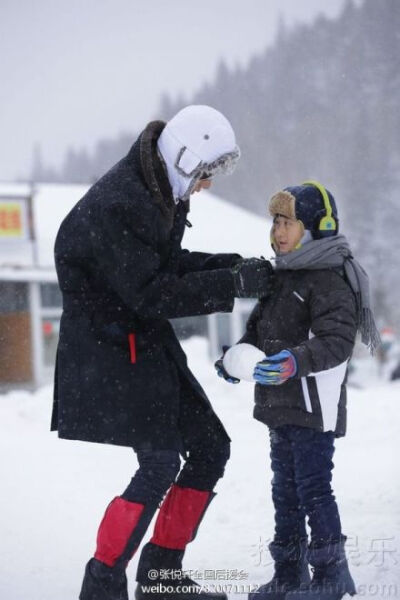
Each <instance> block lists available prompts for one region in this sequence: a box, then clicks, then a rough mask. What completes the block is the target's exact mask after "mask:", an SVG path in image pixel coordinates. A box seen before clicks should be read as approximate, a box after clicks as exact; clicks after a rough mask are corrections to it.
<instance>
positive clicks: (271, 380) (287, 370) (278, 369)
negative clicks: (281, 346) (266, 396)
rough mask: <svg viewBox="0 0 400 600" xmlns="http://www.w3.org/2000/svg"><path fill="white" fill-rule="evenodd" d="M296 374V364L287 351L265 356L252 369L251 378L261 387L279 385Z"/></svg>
mask: <svg viewBox="0 0 400 600" xmlns="http://www.w3.org/2000/svg"><path fill="white" fill-rule="evenodd" d="M296 373H297V363H296V359H295V357H294V356H293V354H292V353H291V352H290V351H289V350H282V351H281V352H279V353H278V354H273V355H272V356H266V357H265V359H264V360H262V361H260V362H258V363H257V364H256V367H255V369H254V373H253V378H254V380H255V381H257V383H261V385H281V384H282V383H285V381H287V380H288V379H290V377H294V376H295V375H296Z"/></svg>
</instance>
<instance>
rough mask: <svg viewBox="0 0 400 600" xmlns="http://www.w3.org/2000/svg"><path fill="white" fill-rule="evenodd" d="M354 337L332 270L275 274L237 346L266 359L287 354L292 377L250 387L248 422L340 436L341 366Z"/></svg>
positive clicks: (344, 291)
mask: <svg viewBox="0 0 400 600" xmlns="http://www.w3.org/2000/svg"><path fill="white" fill-rule="evenodd" d="M356 331H357V319H356V303H355V297H354V294H353V292H352V290H351V288H350V286H349V285H348V284H347V283H346V281H345V280H344V279H343V277H342V276H341V274H340V273H339V272H338V271H337V270H315V271H312V270H299V271H286V270H285V271H283V270H282V271H277V274H276V282H275V285H274V286H273V289H272V291H271V294H270V295H269V296H268V297H267V298H265V299H263V300H262V301H260V302H259V303H258V304H256V306H255V308H254V310H253V312H252V314H251V315H250V317H249V320H248V322H247V327H246V333H245V335H244V336H243V337H242V339H241V340H240V342H246V343H249V344H253V345H255V346H257V347H258V348H260V350H262V351H263V352H265V354H267V355H271V354H276V353H277V352H280V351H281V350H284V349H287V350H290V351H291V352H292V353H293V354H294V356H295V358H296V361H297V366H298V371H297V374H296V376H295V377H294V378H292V379H289V380H287V381H286V382H285V383H284V384H282V385H276V386H264V385H260V384H256V386H255V408H254V417H255V418H256V419H258V420H259V421H262V422H263V423H266V424H267V425H268V426H269V427H272V428H274V427H278V426H279V425H286V424H290V425H299V426H304V427H311V428H313V429H317V430H318V431H329V430H332V431H334V432H335V434H336V436H337V437H339V436H343V435H345V433H346V373H347V361H348V359H349V358H350V356H351V354H352V351H353V347H354V341H355V336H356ZM320 372H323V373H320ZM311 373H317V376H313V375H311Z"/></svg>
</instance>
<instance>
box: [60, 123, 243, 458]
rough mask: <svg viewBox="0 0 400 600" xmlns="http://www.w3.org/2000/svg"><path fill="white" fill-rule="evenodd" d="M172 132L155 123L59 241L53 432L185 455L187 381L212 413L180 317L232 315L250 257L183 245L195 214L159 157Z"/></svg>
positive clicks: (70, 218)
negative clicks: (236, 277)
mask: <svg viewBox="0 0 400 600" xmlns="http://www.w3.org/2000/svg"><path fill="white" fill-rule="evenodd" d="M163 127H164V124H163V123H162V122H158V121H157V122H153V123H150V124H149V125H148V126H147V128H146V129H145V130H144V132H143V133H142V134H141V136H140V137H139V139H138V140H137V141H136V143H135V144H134V145H133V147H132V148H131V150H130V152H129V153H128V155H127V156H126V157H125V158H123V159H122V160H121V161H120V162H119V163H117V164H116V165H115V166H114V167H113V168H112V169H111V170H110V171H108V172H107V173H106V174H105V175H104V177H102V178H101V179H100V180H99V181H98V182H97V183H95V184H94V185H93V187H92V188H90V190H89V191H88V192H87V194H86V195H85V196H84V197H83V198H82V199H81V200H80V201H79V202H78V203H77V204H76V206H75V207H74V208H73V209H72V210H71V212H70V213H69V214H68V215H67V217H66V218H65V219H64V221H63V223H62V224H61V227H60V229H59V232H58V235H57V239H56V244H55V261H56V268H57V275H58V280H59V285H60V288H61V291H62V295H63V314H62V318H61V325H60V338H59V344H58V351H57V364H56V372H55V393H54V407H53V416H52V426H51V427H52V430H54V429H58V433H59V436H60V437H62V438H69V439H76V440H86V441H92V442H102V443H110V444H118V445H124V446H133V447H149V448H150V447H157V448H158V449H162V448H169V449H173V448H179V447H180V442H179V440H178V439H177V431H178V425H177V422H178V419H179V401H180V394H181V388H182V386H181V382H182V380H184V381H185V382H186V388H187V384H189V387H190V389H191V393H193V392H194V393H195V394H196V396H197V398H198V400H200V401H201V402H203V403H206V405H207V407H209V408H210V410H211V407H210V405H209V401H208V399H207V397H206V395H205V393H204V391H203V390H202V389H201V387H200V385H199V384H198V382H197V381H196V379H195V378H194V376H193V375H192V373H191V372H190V370H189V369H188V366H187V362H186V356H185V354H184V352H183V350H182V348H181V346H180V344H179V342H178V340H177V338H176V336H175V334H174V331H173V329H172V326H171V324H170V323H169V321H168V319H171V318H174V317H183V316H189V315H204V314H209V313H213V312H217V311H231V310H232V308H233V304H234V286H233V277H232V274H231V271H230V267H231V266H232V265H233V264H235V263H236V262H237V260H238V258H240V257H239V256H238V255H233V254H229V255H228V254H220V255H212V254H206V253H200V252H188V251H186V250H182V248H181V239H182V236H183V232H184V228H185V222H186V214H187V209H188V207H187V206H185V205H184V204H182V203H179V204H178V205H176V204H175V202H174V200H173V198H172V193H171V187H170V184H169V182H168V178H167V175H166V171H165V169H164V167H163V165H162V163H161V161H160V158H159V156H158V154H157V147H156V143H157V139H158V137H159V135H160V133H161V131H162V129H163ZM205 234H206V232H205ZM203 408H204V406H203ZM193 418H194V419H195V411H194V416H193Z"/></svg>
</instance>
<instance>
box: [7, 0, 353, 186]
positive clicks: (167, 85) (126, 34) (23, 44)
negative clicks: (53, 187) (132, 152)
mask: <svg viewBox="0 0 400 600" xmlns="http://www.w3.org/2000/svg"><path fill="white" fill-rule="evenodd" d="M344 1H345V0H202V1H201V2H199V1H194V0H141V1H140V2H139V1H138V0H0V139H1V144H0V180H6V179H13V178H15V177H18V176H27V175H28V174H29V172H30V169H31V163H32V149H33V146H34V144H35V142H40V144H41V147H42V151H43V157H44V161H45V163H46V164H50V165H54V166H56V167H59V166H60V164H61V161H62V158H63V154H64V151H65V149H66V147H67V146H69V145H72V146H74V147H76V148H77V147H81V146H86V147H87V148H88V149H89V150H91V149H92V148H93V146H94V143H95V142H96V140H97V139H98V138H100V137H104V136H110V137H112V136H115V135H117V134H118V133H119V132H121V131H135V130H139V129H140V128H141V127H142V126H143V125H144V124H145V123H146V122H147V121H148V120H150V119H151V118H153V117H154V116H156V115H155V111H156V110H157V106H158V102H159V97H160V94H161V93H162V92H163V91H166V92H169V93H170V94H172V95H173V96H176V95H178V94H179V93H183V94H185V95H190V93H192V92H193V91H194V90H195V89H197V88H198V87H199V86H200V85H201V83H202V82H203V81H205V80H212V79H213V77H214V73H215V68H216V65H217V64H218V61H219V60H220V59H221V58H224V59H225V60H226V62H227V63H228V64H229V65H234V64H235V63H240V64H242V65H243V64H246V62H247V61H248V60H249V58H250V57H252V56H253V55H254V54H256V53H259V52H261V51H262V50H263V49H264V48H265V47H266V46H268V45H270V44H271V43H272V41H273V39H274V35H275V32H276V26H277V23H278V19H279V15H280V14H281V15H282V16H283V17H284V19H285V22H286V23H287V25H288V26H291V25H293V24H294V23H296V22H310V21H311V20H313V19H314V18H315V17H316V15H317V14H318V13H320V12H324V13H325V14H326V15H329V16H336V15H337V14H338V12H339V11H340V9H341V7H342V6H343V4H344Z"/></svg>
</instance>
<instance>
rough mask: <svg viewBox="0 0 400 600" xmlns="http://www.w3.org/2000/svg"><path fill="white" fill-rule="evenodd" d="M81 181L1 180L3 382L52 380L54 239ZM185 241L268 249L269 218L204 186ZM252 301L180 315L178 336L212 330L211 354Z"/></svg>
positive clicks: (205, 246) (57, 310)
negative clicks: (203, 314)
mask: <svg viewBox="0 0 400 600" xmlns="http://www.w3.org/2000/svg"><path fill="white" fill-rule="evenodd" d="M87 189H88V186H84V185H63V184H35V185H33V186H30V185H25V184H2V183H0V390H3V391H4V390H7V389H10V388H15V387H26V388H36V387H38V386H40V385H42V384H44V383H47V382H49V381H51V379H52V376H53V370H54V361H55V353H56V348H57V341H58V332H59V322H60V316H61V312H62V299H61V293H60V290H59V288H58V284H57V277H56V272H55V267H54V258H53V247H54V240H55V236H56V234H57V231H58V228H59V226H60V223H61V221H62V220H63V218H64V217H65V216H66V215H67V213H68V212H69V211H70V209H71V208H72V207H73V206H74V204H76V202H77V201H78V200H79V199H80V198H81V197H82V196H83V195H84V193H85V192H86V191H87ZM189 219H190V222H191V224H192V227H188V228H187V230H186V233H185V237H184V240H183V241H184V247H185V248H188V249H190V250H199V251H204V252H238V253H239V254H242V255H243V256H259V255H260V254H263V253H264V255H265V254H266V255H267V256H269V254H270V248H269V223H268V222H267V221H266V219H263V218H260V217H258V216H255V215H253V214H252V213H249V212H247V211H245V210H243V209H242V208H239V207H237V206H234V205H231V204H229V203H228V202H226V201H224V200H221V199H220V198H217V197H216V196H213V195H212V194H210V193H208V192H205V191H203V192H202V193H201V194H200V195H199V196H195V197H194V198H193V202H192V205H191V212H190V214H189ZM253 304H254V302H253V301H248V300H239V301H238V300H237V301H236V303H235V309H234V311H233V313H232V314H217V315H210V316H208V317H204V318H201V317H200V318H198V317H196V318H193V319H190V318H187V319H177V320H175V321H176V322H175V323H174V325H175V327H176V329H177V333H178V335H179V336H180V337H187V336H188V335H193V334H199V335H201V334H203V335H207V336H208V339H209V348H210V356H211V357H212V358H215V357H217V356H218V355H219V353H220V349H221V346H222V345H223V344H228V345H229V344H231V343H233V342H234V341H236V340H237V339H238V338H239V337H240V335H241V334H242V332H243V328H244V324H245V321H246V319H247V316H248V314H249V312H250V310H251V308H252V306H253Z"/></svg>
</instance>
